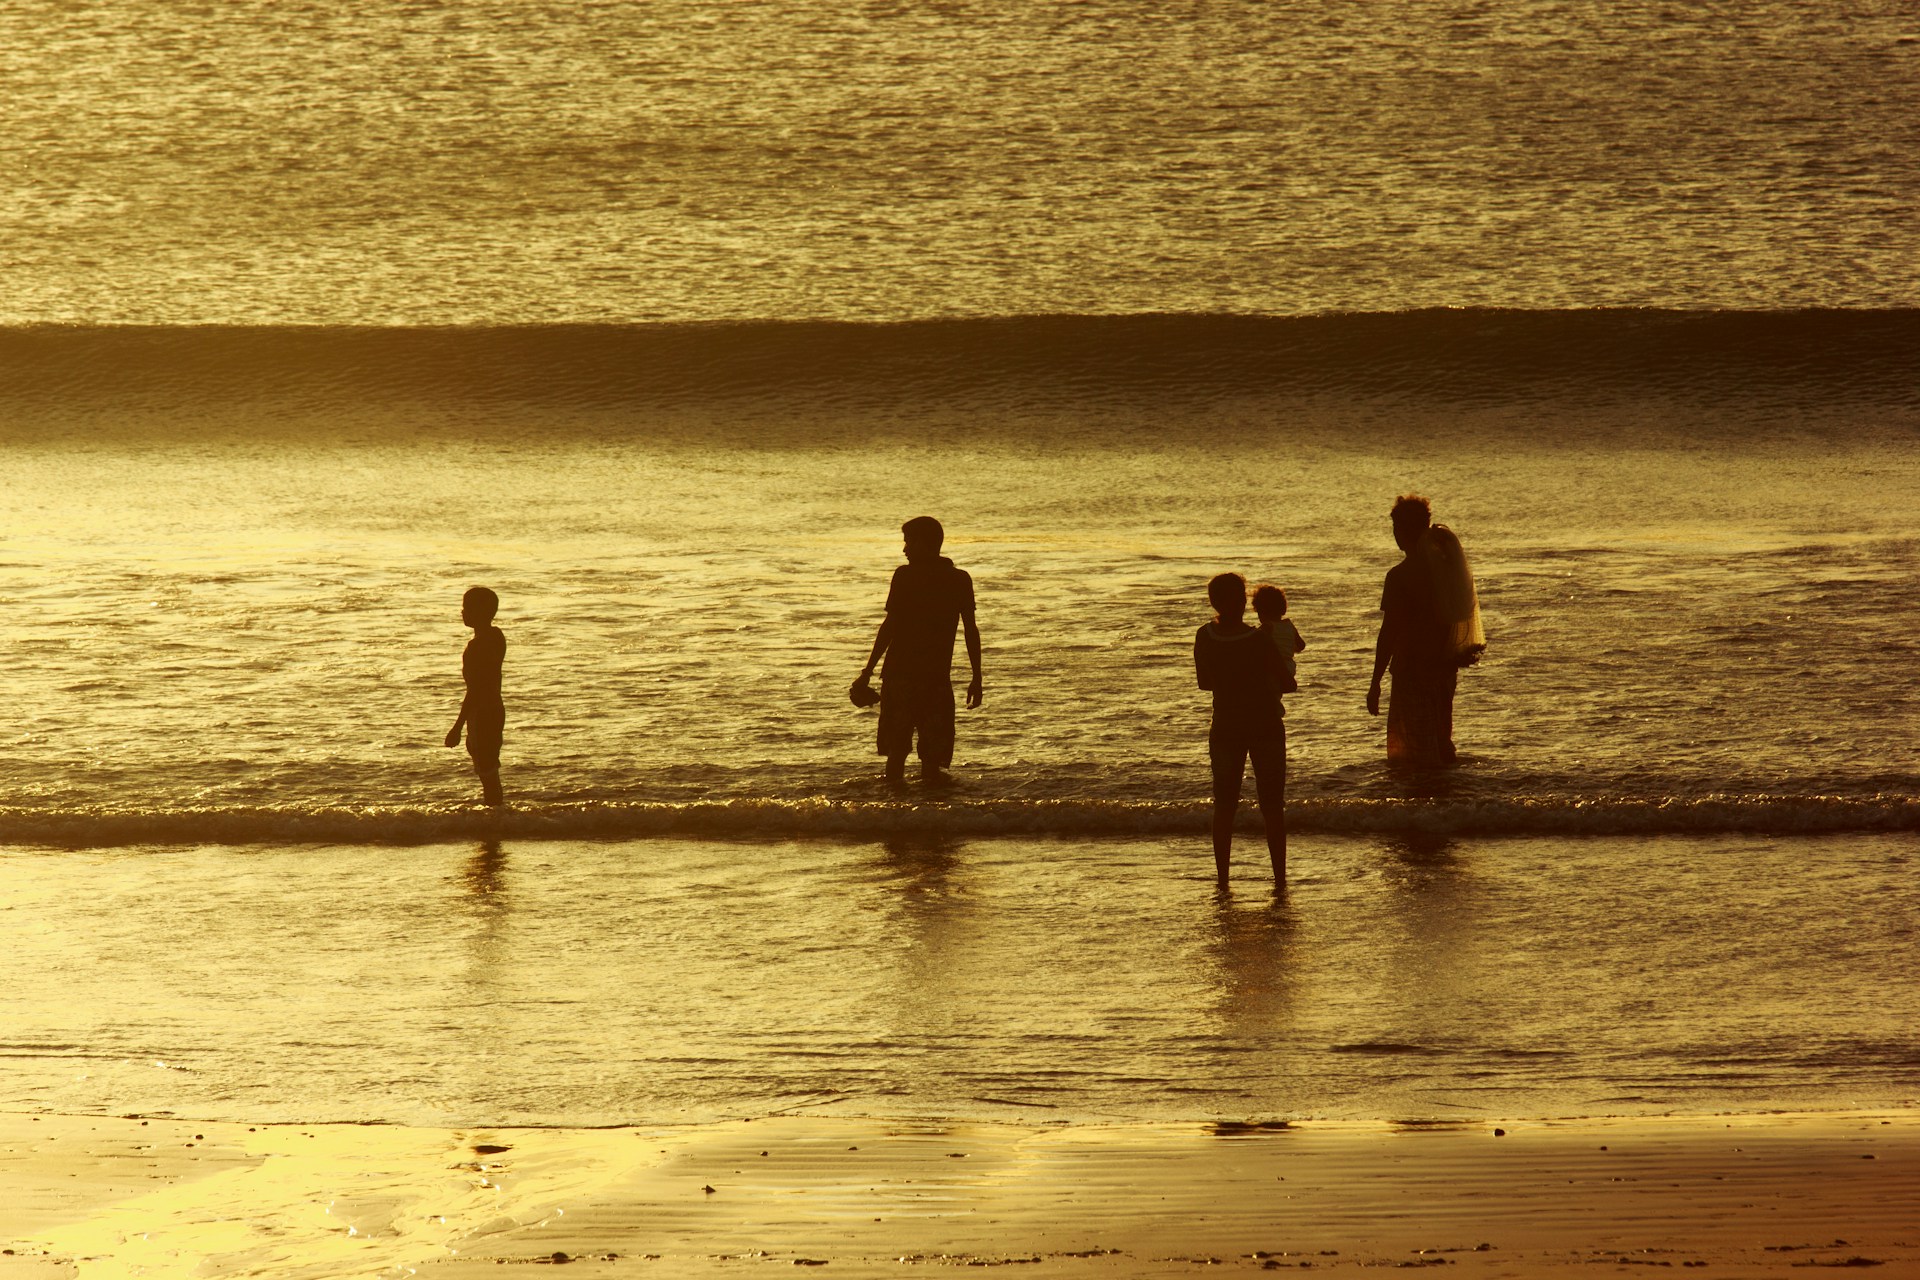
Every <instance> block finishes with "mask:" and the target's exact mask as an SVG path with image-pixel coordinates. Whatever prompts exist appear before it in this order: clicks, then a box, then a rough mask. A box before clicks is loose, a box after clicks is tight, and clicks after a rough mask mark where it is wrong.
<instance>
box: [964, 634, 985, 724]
mask: <svg viewBox="0 0 1920 1280" xmlns="http://www.w3.org/2000/svg"><path fill="white" fill-rule="evenodd" d="M960 627H961V630H962V631H963V632H965V634H966V637H967V661H968V662H970V663H972V664H973V679H971V680H969V681H967V709H968V710H969V711H971V710H972V709H973V708H975V707H977V706H979V705H980V699H981V698H982V697H984V696H985V688H984V686H982V685H981V683H980V628H979V627H978V626H977V625H975V623H974V621H973V615H972V614H971V613H963V614H961V615H960Z"/></svg>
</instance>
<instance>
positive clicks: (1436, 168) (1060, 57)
mask: <svg viewBox="0 0 1920 1280" xmlns="http://www.w3.org/2000/svg"><path fill="white" fill-rule="evenodd" d="M1915 34H1916V29H1915V25H1914V20H1913V12H1912V9H1911V7H1910V6H1908V5H1905V4H1901V3H1893V2H1890V0H1875V2H1872V3H1864V4H1853V5H1849V6H1847V8H1846V9H1845V10H1844V11H1841V10H1836V9H1830V8H1826V7H1822V6H1818V5H1805V4H1795V3H1780V2H1777V0H1769V2H1767V3H1755V4H1746V5H1740V6H1707V7H1695V8H1692V9H1686V8H1680V9H1676V8H1675V7H1674V6H1672V5H1667V4H1659V3H1650V2H1646V0H1628V2H1623V3H1614V4H1608V5H1605V6H1592V5H1580V4H1528V5H1521V4H1495V5H1485V6H1475V7H1471V8H1467V9H1461V8H1458V7H1450V6H1441V5H1433V4H1428V3H1424V2H1423V0H1395V2H1393V3H1383V4H1373V5H1369V6H1367V8H1366V9H1365V11H1364V12H1362V11H1360V10H1352V11H1347V10H1342V9H1339V8H1337V7H1336V8H1329V7H1327V6H1325V5H1320V4H1310V3H1297V2H1282V3H1266V2H1264V0H1262V2H1258V3H1256V2H1252V0H1235V2H1232V3H1222V4H1209V5H1204V6H1192V5H1188V6H1172V7H1167V6H1157V7H1156V6H1140V5H1134V4H1128V3H1122V2H1119V0H1100V2H1098V3H1080V4H1072V5H1034V4H1028V3H1024V2H1021V0H970V2H968V3H960V4H948V5H939V6H910V5H901V6H895V5H870V4H853V3H824V4H823V3H812V2H809V3H796V2H794V0H734V2H730V3H728V4H726V5H724V6H720V7H714V6H711V5H708V4H705V3H696V2H694V0H658V2H656V3H649V4H646V5H628V4H607V3H587V4H582V3H567V4H553V3H542V2H535V0H484V2H481V3H470V4H460V5H453V6H422V5H416V4H409V3H401V2H399V0H376V2H373V3H363V4H355V5H351V6H341V5H338V4H334V3H330V2H326V3H323V2H319V0H272V2H271V3H269V2H267V0H237V2H235V3H226V4H221V5H218V6H214V7H208V8H197V7H182V6H179V5H154V4H146V3H135V2H133V0H116V2H113V3H104V4H90V5H82V6H75V5H69V4H64V3H58V2H57V0H22V2H20V3H15V4H10V5H8V6H6V7H5V9H4V11H0V71H3V72H4V75H5V77H6V81H7V84H8V85H9V95H10V96H9V122H10V123H9V130H8V137H7V138H6V139H5V140H4V142H3V143H0V148H3V149H4V150H3V152H0V153H3V154H4V155H5V156H6V161H7V163H6V168H7V169H8V170H9V171H10V173H11V174H12V175H13V177H12V179H11V181H10V182H9V183H8V185H7V188H6V190H5V193H4V197H0V198H4V200H5V205H4V206H3V207H4V210H5V213H6V219H5V222H4V224H3V225H0V256H4V259H5V262H6V266H5V268H4V271H5V275H4V279H5V281H6V285H7V288H6V290H5V292H4V298H5V300H4V302H3V303H0V319H3V320H5V321H8V322H12V323H33V322H45V321H72V322H110V321H111V322H138V323H196V322H197V323H204V322H284V321H299V322H313V323H330V324H340V323H355V322H360V323H412V324H448V323H483V322H484V323H501V322H513V321H550V320H613V321H634V320H658V319H671V320H701V319H737V318H745V317H759V318H774V317H816V318H855V319H864V320H879V319H898V318H901V317H908V316H931V315H1004V314H1013V313H1078V314H1085V313H1115V312H1136V311H1189V312H1218V311H1231V312H1260V313H1282V314H1288V313H1303V312H1321V311H1337V310H1366V311H1391V310H1402V309H1407V308H1411V307H1422V306H1473V305H1483V306H1484V305H1508V306H1530V307H1563V308H1564V307H1592V306H1606V305H1636V306H1649V305H1651V306H1683V307H1722V308H1725V307H1789V306H1810V305H1840V306H1890V305H1907V304H1911V303H1912V302H1913V300H1914V298H1915V286H1916V280H1917V275H1916V273H1917V272H1920V266H1916V264H1917V263H1920V231H1917V230H1916V223H1915V221H1914V219H1913V218H1912V216H1911V211H1912V209H1913V207H1914V204H1915V201H1916V198H1917V197H1920V168H1916V166H1917V165H1920V160H1916V157H1920V125H1916V118H1917V117H1916V113H1915V112H1914V111H1913V110H1912V104H1913V103H1914V101H1915V100H1916V98H1917V97H1920V84H1917V83H1916V81H1917V79H1920V41H1916V39H1915Z"/></svg>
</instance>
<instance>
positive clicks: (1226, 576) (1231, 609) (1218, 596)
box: [1207, 573, 1247, 622]
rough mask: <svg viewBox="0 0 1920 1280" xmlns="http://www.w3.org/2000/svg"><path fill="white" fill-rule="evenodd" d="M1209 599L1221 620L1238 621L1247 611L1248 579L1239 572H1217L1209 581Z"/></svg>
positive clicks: (1216, 615)
mask: <svg viewBox="0 0 1920 1280" xmlns="http://www.w3.org/2000/svg"><path fill="white" fill-rule="evenodd" d="M1207 601H1208V603H1210V604H1211V605H1213V616H1214V618H1215V619H1216V620H1217V621H1220V622H1238V621H1239V620H1240V618H1241V615H1243V614H1245V613H1246V611H1247V580H1246V579H1245V578H1243V577H1241V576H1240V575H1239V574H1237V573H1222V574H1216V575H1215V576H1214V578H1213V580H1212V581H1211V582H1209V583H1207Z"/></svg>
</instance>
